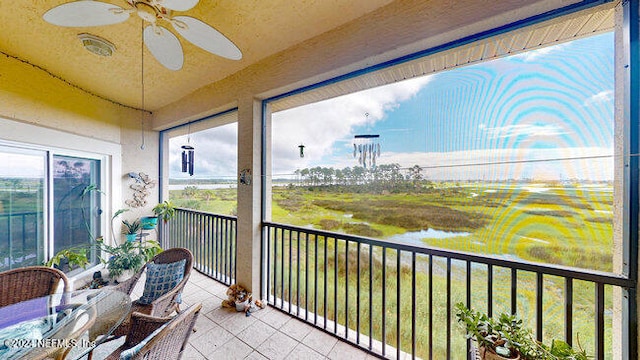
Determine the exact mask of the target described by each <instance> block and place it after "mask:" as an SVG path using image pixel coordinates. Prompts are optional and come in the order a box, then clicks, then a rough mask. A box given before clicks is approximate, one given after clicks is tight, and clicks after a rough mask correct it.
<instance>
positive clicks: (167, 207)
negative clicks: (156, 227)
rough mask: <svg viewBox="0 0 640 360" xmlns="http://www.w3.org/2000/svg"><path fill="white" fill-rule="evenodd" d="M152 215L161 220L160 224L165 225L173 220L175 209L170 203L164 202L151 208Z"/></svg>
mask: <svg viewBox="0 0 640 360" xmlns="http://www.w3.org/2000/svg"><path fill="white" fill-rule="evenodd" d="M153 213H154V214H156V216H157V217H158V219H162V222H164V223H166V222H167V221H169V220H171V219H173V217H174V216H175V214H176V209H175V207H174V206H173V204H172V203H171V202H169V201H166V200H165V201H163V202H161V203H159V204H158V205H156V206H154V207H153Z"/></svg>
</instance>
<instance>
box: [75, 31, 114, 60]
mask: <svg viewBox="0 0 640 360" xmlns="http://www.w3.org/2000/svg"><path fill="white" fill-rule="evenodd" d="M78 39H80V42H81V43H82V46H84V48H85V49H87V50H88V51H90V52H92V53H94V54H96V55H100V56H111V55H113V53H114V52H115V51H116V47H115V45H113V44H112V43H110V42H109V41H107V40H105V39H103V38H101V37H99V36H95V35H91V34H87V33H82V34H78Z"/></svg>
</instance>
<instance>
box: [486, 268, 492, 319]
mask: <svg viewBox="0 0 640 360" xmlns="http://www.w3.org/2000/svg"><path fill="white" fill-rule="evenodd" d="M487 315H489V317H492V316H493V265H491V264H489V265H487Z"/></svg>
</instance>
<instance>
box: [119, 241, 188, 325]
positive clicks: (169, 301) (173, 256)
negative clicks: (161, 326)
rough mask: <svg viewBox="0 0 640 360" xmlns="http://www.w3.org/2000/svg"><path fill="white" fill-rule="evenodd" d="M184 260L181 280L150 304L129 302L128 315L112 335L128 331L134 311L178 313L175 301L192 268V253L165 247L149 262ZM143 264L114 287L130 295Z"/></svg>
mask: <svg viewBox="0 0 640 360" xmlns="http://www.w3.org/2000/svg"><path fill="white" fill-rule="evenodd" d="M183 259H184V260H186V261H185V265H184V276H183V278H182V280H181V281H180V282H179V283H178V284H177V285H176V286H175V287H174V288H173V289H171V290H169V292H167V293H166V294H164V295H162V296H160V297H159V298H157V299H156V300H154V301H153V302H151V304H142V303H140V302H139V301H138V300H136V301H134V302H133V303H132V304H131V312H130V313H129V317H128V318H127V319H125V320H124V321H123V322H122V324H121V325H120V326H119V327H118V328H117V329H116V330H115V331H114V333H113V335H114V337H120V336H124V335H127V334H128V333H129V326H130V316H131V314H132V313H134V312H139V313H142V314H147V315H151V316H154V317H166V316H169V315H171V314H172V313H173V312H174V311H175V312H177V313H180V307H179V303H178V302H176V299H177V298H178V296H179V295H180V294H181V293H182V289H184V286H185V285H186V284H187V281H188V280H189V275H190V274H191V269H192V268H193V254H192V253H191V251H189V250H188V249H184V248H171V249H167V250H165V251H163V252H161V253H160V254H158V255H156V256H155V257H154V258H153V259H151V261H150V262H153V263H155V264H168V263H173V262H176V261H180V260H183ZM148 264H149V263H147V264H145V265H144V266H143V267H142V268H141V269H140V270H139V271H138V272H137V273H136V274H135V275H133V276H132V277H131V278H130V279H129V280H127V281H125V282H122V283H120V284H118V285H116V289H117V290H119V291H122V292H124V293H126V294H128V295H131V292H132V291H133V288H134V287H135V286H136V284H137V282H138V280H140V278H141V277H142V274H143V273H144V270H145V269H146V267H147V265H148Z"/></svg>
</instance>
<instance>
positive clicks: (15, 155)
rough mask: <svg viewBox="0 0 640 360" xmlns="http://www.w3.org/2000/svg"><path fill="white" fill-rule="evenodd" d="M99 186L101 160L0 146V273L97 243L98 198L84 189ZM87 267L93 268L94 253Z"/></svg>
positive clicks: (99, 221)
mask: <svg viewBox="0 0 640 360" xmlns="http://www.w3.org/2000/svg"><path fill="white" fill-rule="evenodd" d="M100 185H101V160H100V159H97V158H87V157H81V156H68V155H63V154H61V153H56V152H55V151H50V150H33V149H25V148H22V147H19V146H8V145H6V146H0V258H1V259H2V261H1V262H0V271H3V270H8V269H12V268H17V267H23V266H29V265H40V264H42V263H43V262H44V261H45V260H47V259H48V258H50V257H51V256H52V255H53V254H55V253H56V252H58V251H60V250H63V249H68V248H71V247H77V246H84V245H89V244H90V243H91V242H93V241H95V238H96V237H97V236H98V234H99V233H100V232H101V228H102V226H101V222H102V220H101V218H102V216H101V213H102V210H101V196H100V193H99V192H98V191H87V189H93V188H95V189H100ZM49 194H50V195H49ZM47 199H51V201H47ZM46 219H50V220H49V221H47V220H46ZM47 224H51V226H48V225H47ZM90 261H91V263H93V264H96V263H97V254H96V252H95V251H91V253H90Z"/></svg>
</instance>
